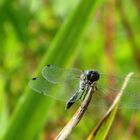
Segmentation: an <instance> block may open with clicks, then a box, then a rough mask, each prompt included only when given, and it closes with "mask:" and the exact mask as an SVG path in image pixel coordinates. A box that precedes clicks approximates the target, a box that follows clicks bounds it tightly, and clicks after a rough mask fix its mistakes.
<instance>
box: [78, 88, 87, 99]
mask: <svg viewBox="0 0 140 140" xmlns="http://www.w3.org/2000/svg"><path fill="white" fill-rule="evenodd" d="M85 96H86V93H85V90H83V92H82V93H81V95H80V97H79V99H80V100H81V101H83V100H84V98H85Z"/></svg>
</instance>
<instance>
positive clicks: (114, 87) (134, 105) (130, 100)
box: [92, 74, 140, 109]
mask: <svg viewBox="0 0 140 140" xmlns="http://www.w3.org/2000/svg"><path fill="white" fill-rule="evenodd" d="M124 78H125V76H114V75H105V74H101V76H100V79H99V81H98V82H97V88H98V90H97V91H96V92H95V93H94V96H93V101H92V103H93V104H94V106H97V107H109V106H110V105H111V104H112V103H113V101H114V99H115V97H116V96H117V94H118V92H119V90H120V88H121V86H122V83H123V81H124ZM119 108H122V109H123V108H125V109H140V77H138V76H135V75H134V76H133V77H132V78H131V79H130V80H129V83H128V85H127V87H126V89H125V91H124V93H123V96H122V99H121V102H120V107H119Z"/></svg>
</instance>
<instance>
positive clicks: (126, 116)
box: [0, 0, 140, 140]
mask: <svg viewBox="0 0 140 140" xmlns="http://www.w3.org/2000/svg"><path fill="white" fill-rule="evenodd" d="M139 2H140V1H139V0H134V1H130V0H123V1H121V0H117V1H112V0H107V1H103V0H94V1H93V0H88V1H86V0H82V1H77V2H75V1H74V0H71V1H65V0H54V1H30V0H29V1H15V0H14V1H12V2H11V1H10V2H9V1H8V0H5V1H1V2H0V11H1V12H0V15H1V16H0V25H1V28H0V30H1V34H0V46H1V49H0V62H1V63H0V68H1V69H0V139H2V140H19V139H20V140H27V139H28V140H32V139H36V140H44V139H47V140H49V139H54V138H55V137H56V136H57V135H58V133H59V132H60V131H61V129H62V128H63V127H64V126H65V124H67V123H68V121H69V120H70V118H71V117H72V115H73V114H74V112H75V111H76V109H77V108H78V106H79V104H78V103H77V104H76V105H74V106H73V107H72V108H71V109H70V110H65V104H64V103H63V102H59V101H56V100H54V99H51V98H50V97H47V96H43V95H40V94H36V93H35V92H34V91H33V90H31V89H30V88H29V87H28V82H29V80H30V79H31V78H32V77H34V76H38V75H40V74H41V70H42V68H43V67H44V66H45V65H47V64H56V65H58V66H60V67H64V68H71V67H76V68H80V69H97V70H99V71H101V72H103V73H106V74H116V75H117V74H118V75H117V76H121V75H122V74H123V75H127V74H128V73H129V72H131V71H133V72H136V73H139V69H140V41H139V36H140V28H139V24H140V20H139V19H140V17H139V15H140V7H139ZM126 3H127V4H126ZM119 84H120V85H119V88H121V84H122V83H119ZM106 85H110V86H112V83H111V81H109V80H108V81H106ZM106 85H105V86H106ZM129 88H130V89H133V90H134V89H135V90H137V91H138V92H139V89H140V88H139V83H137V84H135V82H132V83H131V85H130V86H129V87H128V89H129ZM129 91H130V90H129ZM50 92H58V91H57V90H55V89H54V90H52V91H50ZM93 98H94V96H93ZM107 98H109V97H107ZM107 98H106V99H107ZM106 99H103V100H106ZM134 99H136V98H134ZM99 101H100V100H99ZM139 101H140V96H137V103H138V104H136V106H137V108H138V107H139V106H140V104H139ZM99 103H100V102H99ZM107 109H108V108H105V107H104V106H102V107H100V108H98V107H96V105H95V104H92V102H91V103H90V106H89V108H88V110H87V112H86V113H85V114H84V117H83V118H82V120H81V121H80V123H79V124H78V126H76V128H75V129H74V130H73V131H72V133H71V134H70V135H69V137H68V139H86V138H89V137H90V136H91V135H90V134H91V133H92V130H93V129H95V128H96V126H97V124H98V122H99V120H101V119H102V118H103V116H104V114H105V112H106V111H107ZM116 111H117V113H116ZM112 114H113V115H110V116H109V117H108V118H109V119H108V121H107V123H106V124H105V125H104V124H103V127H102V128H101V129H100V130H101V131H102V129H103V130H104V131H102V132H103V133H104V134H103V137H101V136H99V135H98V136H97V138H96V139H99V140H100V139H103V138H105V136H107V139H116V140H117V139H119V140H121V139H122V140H124V139H127V140H128V139H131V140H137V139H139V137H140V133H139V130H140V125H139V124H140V119H139V110H135V109H131V110H130V109H129V110H128V109H118V108H117V107H115V108H114V110H113V113H112ZM115 115H116V116H115ZM114 117H115V120H114V121H113V119H114ZM112 123H113V125H112V127H111V124H112ZM110 127H111V129H110V131H108V130H109V128H110ZM105 129H107V130H105ZM99 132H100V131H99Z"/></svg>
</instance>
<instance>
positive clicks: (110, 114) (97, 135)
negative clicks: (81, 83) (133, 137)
mask: <svg viewBox="0 0 140 140" xmlns="http://www.w3.org/2000/svg"><path fill="white" fill-rule="evenodd" d="M132 75H133V73H132V72H130V73H129V74H128V75H127V76H126V78H125V80H124V83H123V85H122V87H121V89H120V92H119V93H118V95H117V97H116V98H115V100H114V102H113V103H112V105H111V107H110V108H109V110H108V111H107V112H106V114H105V116H104V117H103V118H102V119H101V121H100V122H99V123H98V125H97V127H96V128H95V130H93V131H92V132H91V134H90V135H89V137H88V140H93V139H94V140H104V139H106V136H107V134H108V132H109V129H110V127H111V125H112V122H113V120H114V118H115V115H116V112H117V109H118V106H119V103H120V101H121V97H122V95H123V93H124V90H125V88H126V86H127V84H128V82H129V80H130V78H131V76H132Z"/></svg>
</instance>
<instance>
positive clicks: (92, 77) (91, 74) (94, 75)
mask: <svg viewBox="0 0 140 140" xmlns="http://www.w3.org/2000/svg"><path fill="white" fill-rule="evenodd" d="M86 78H87V80H89V81H90V82H91V83H93V82H95V81H98V80H99V78H100V74H99V73H98V72H97V71H95V70H88V71H86Z"/></svg>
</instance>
